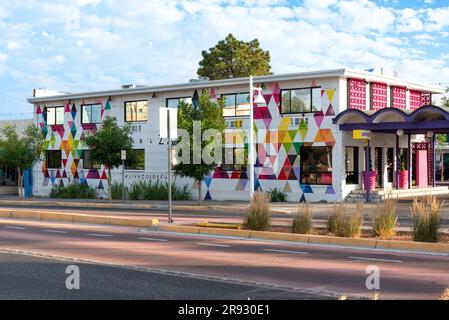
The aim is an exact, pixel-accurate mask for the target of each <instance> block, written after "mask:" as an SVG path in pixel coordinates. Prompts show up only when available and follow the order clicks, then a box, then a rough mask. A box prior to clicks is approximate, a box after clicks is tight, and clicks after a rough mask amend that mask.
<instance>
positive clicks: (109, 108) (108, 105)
mask: <svg viewBox="0 0 449 320" xmlns="http://www.w3.org/2000/svg"><path fill="white" fill-rule="evenodd" d="M104 109H105V110H111V104H110V103H109V100H108V102H106V105H105V106H104Z"/></svg>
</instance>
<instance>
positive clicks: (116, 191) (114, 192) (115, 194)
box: [111, 182, 129, 200]
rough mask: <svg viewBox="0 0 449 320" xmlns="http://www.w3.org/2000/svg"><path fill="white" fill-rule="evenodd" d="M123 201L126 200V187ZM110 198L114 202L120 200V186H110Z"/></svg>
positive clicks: (116, 184) (115, 183)
mask: <svg viewBox="0 0 449 320" xmlns="http://www.w3.org/2000/svg"><path fill="white" fill-rule="evenodd" d="M124 191H125V199H128V192H129V191H128V187H126V186H125V190H124ZM111 196H112V199H114V200H122V184H121V183H117V182H114V183H113V184H112V186H111Z"/></svg>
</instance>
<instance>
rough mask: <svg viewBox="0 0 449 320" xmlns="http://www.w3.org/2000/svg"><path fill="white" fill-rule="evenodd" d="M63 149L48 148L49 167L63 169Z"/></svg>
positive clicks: (46, 158) (47, 160) (47, 162)
mask: <svg viewBox="0 0 449 320" xmlns="http://www.w3.org/2000/svg"><path fill="white" fill-rule="evenodd" d="M61 159H62V157H61V150H47V152H46V156H45V160H46V164H47V169H61V161H62V160H61Z"/></svg>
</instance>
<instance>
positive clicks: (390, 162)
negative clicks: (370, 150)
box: [387, 148, 394, 183]
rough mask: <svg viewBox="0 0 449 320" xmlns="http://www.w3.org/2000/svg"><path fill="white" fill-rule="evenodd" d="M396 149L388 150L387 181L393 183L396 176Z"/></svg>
mask: <svg viewBox="0 0 449 320" xmlns="http://www.w3.org/2000/svg"><path fill="white" fill-rule="evenodd" d="M393 169H394V149H393V148H388V149H387V180H388V182H391V183H393V175H394V170H393Z"/></svg>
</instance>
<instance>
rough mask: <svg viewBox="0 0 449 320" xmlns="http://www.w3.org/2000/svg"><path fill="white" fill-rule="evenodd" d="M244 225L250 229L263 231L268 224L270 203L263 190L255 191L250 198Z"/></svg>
mask: <svg viewBox="0 0 449 320" xmlns="http://www.w3.org/2000/svg"><path fill="white" fill-rule="evenodd" d="M245 225H246V226H247V227H248V229H250V230H259V231H265V230H267V229H268V227H269V226H270V204H269V199H268V196H267V195H266V194H265V193H263V192H260V191H258V192H255V193H254V196H253V198H252V199H251V204H250V206H249V210H248V214H247V215H246V217H245Z"/></svg>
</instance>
